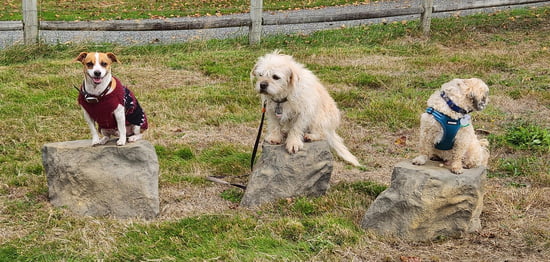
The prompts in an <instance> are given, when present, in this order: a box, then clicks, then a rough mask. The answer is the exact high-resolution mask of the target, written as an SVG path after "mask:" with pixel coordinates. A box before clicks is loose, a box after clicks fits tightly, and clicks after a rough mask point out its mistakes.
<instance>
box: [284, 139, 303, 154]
mask: <svg viewBox="0 0 550 262" xmlns="http://www.w3.org/2000/svg"><path fill="white" fill-rule="evenodd" d="M303 148H304V142H302V141H300V140H297V139H287V141H286V150H287V151H288V153H290V154H294V153H297V152H298V151H300V150H302V149H303Z"/></svg>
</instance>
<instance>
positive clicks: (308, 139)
mask: <svg viewBox="0 0 550 262" xmlns="http://www.w3.org/2000/svg"><path fill="white" fill-rule="evenodd" d="M319 140H321V135H319V134H311V133H306V134H304V141H306V142H311V141H319Z"/></svg>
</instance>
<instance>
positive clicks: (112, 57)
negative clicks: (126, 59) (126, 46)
mask: <svg viewBox="0 0 550 262" xmlns="http://www.w3.org/2000/svg"><path fill="white" fill-rule="evenodd" d="M106 55H107V57H108V58H109V59H111V61H113V63H120V61H118V59H117V58H116V55H115V54H113V53H111V52H107V53H106Z"/></svg>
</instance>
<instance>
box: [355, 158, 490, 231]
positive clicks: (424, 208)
mask: <svg viewBox="0 0 550 262" xmlns="http://www.w3.org/2000/svg"><path fill="white" fill-rule="evenodd" d="M439 164H440V163H439V162H434V161H428V162H427V163H426V164H425V165H423V166H417V165H413V164H412V163H411V162H410V161H402V162H400V163H398V164H397V165H396V166H395V167H394V169H393V174H392V178H391V185H390V187H389V188H387V189H386V190H385V191H384V192H382V193H381V194H380V195H379V196H378V197H377V198H376V199H375V200H374V202H373V203H372V204H371V206H370V207H369V208H368V210H367V212H366V213H365V216H364V217H363V221H362V222H361V226H362V227H363V228H364V229H366V230H368V231H373V232H375V233H377V234H380V235H386V236H396V237H400V238H403V239H407V240H412V241H430V240H434V239H438V238H441V237H461V236H463V235H464V234H465V233H471V232H475V231H478V230H480V229H481V223H480V219H479V216H480V215H481V211H482V209H483V194H484V188H483V187H484V184H485V180H486V169H485V167H477V168H473V169H464V173H463V174H460V175H456V174H453V173H451V172H450V171H449V170H448V169H447V168H445V167H440V166H439Z"/></svg>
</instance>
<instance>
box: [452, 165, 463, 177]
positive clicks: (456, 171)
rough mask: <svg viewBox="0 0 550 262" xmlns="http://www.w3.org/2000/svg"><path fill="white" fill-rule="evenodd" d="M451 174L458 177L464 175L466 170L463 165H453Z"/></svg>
mask: <svg viewBox="0 0 550 262" xmlns="http://www.w3.org/2000/svg"><path fill="white" fill-rule="evenodd" d="M451 172H453V173H454V174H457V175H460V174H462V173H464V169H463V168H462V163H459V164H451Z"/></svg>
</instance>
